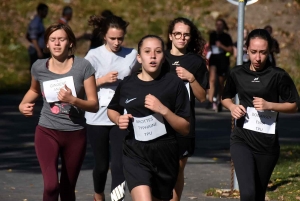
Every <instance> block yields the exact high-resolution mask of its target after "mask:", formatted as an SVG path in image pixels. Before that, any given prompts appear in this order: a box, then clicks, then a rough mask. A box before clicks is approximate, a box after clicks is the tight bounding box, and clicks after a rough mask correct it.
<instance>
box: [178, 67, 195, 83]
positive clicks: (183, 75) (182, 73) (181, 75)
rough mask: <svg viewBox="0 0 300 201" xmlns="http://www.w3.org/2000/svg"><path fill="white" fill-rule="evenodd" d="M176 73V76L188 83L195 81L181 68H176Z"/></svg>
mask: <svg viewBox="0 0 300 201" xmlns="http://www.w3.org/2000/svg"><path fill="white" fill-rule="evenodd" d="M176 73H177V76H178V77H179V78H180V79H182V80H187V81H189V82H194V81H195V77H194V75H193V74H192V73H190V72H189V71H188V70H186V69H185V68H183V67H177V68H176Z"/></svg>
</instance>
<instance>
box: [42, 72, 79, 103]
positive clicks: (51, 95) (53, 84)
mask: <svg viewBox="0 0 300 201" xmlns="http://www.w3.org/2000/svg"><path fill="white" fill-rule="evenodd" d="M65 85H67V87H68V88H70V89H71V91H72V95H73V96H74V97H77V94H76V90H75V85H74V80H73V76H68V77H64V78H60V79H56V80H49V81H45V82H43V88H44V95H45V98H46V100H47V102H48V103H53V102H58V101H59V100H58V98H57V95H58V93H59V91H60V89H61V88H64V86H65Z"/></svg>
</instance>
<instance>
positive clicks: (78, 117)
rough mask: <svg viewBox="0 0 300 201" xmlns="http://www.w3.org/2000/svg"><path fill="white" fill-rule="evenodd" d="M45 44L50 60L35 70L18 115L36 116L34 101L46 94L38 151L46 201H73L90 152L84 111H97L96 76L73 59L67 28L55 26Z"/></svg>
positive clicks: (72, 41)
mask: <svg viewBox="0 0 300 201" xmlns="http://www.w3.org/2000/svg"><path fill="white" fill-rule="evenodd" d="M45 41H46V43H47V49H48V50H49V51H50V53H51V57H50V58H49V59H41V60H37V61H36V62H35V63H34V64H33V66H32V69H31V74H32V80H31V86H30V89H29V90H28V92H27V93H26V95H25V96H24V98H23V100H22V102H21V103H20V105H19V110H20V112H21V113H22V114H24V115H25V116H32V115H33V110H34V105H35V100H36V99H37V98H38V96H39V95H40V94H42V96H43V102H44V103H43V108H42V111H41V115H40V119H39V123H38V125H37V127H36V132H35V150H36V154H37V158H38V160H39V163H40V167H41V170H42V174H43V178H44V184H45V185H44V193H43V200H49V201H50V200H51V201H58V196H59V194H60V197H61V200H68V201H75V186H76V182H77V178H78V175H79V171H80V168H81V165H82V162H83V159H84V156H85V150H86V129H85V118H84V115H83V114H84V113H83V111H89V112H97V111H98V109H99V104H98V98H97V93H96V85H95V76H94V73H95V70H94V69H93V67H92V66H91V64H90V63H89V62H88V61H87V60H85V59H83V58H78V57H75V56H73V52H74V50H75V46H76V39H75V36H74V34H73V32H72V30H71V28H70V27H69V26H68V25H64V24H55V25H51V26H50V27H49V28H48V29H47V30H46V32H45ZM85 96H86V99H84V97H85ZM59 155H60V156H61V161H62V168H61V178H60V181H58V167H57V161H58V156H59Z"/></svg>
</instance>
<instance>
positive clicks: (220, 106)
mask: <svg viewBox="0 0 300 201" xmlns="http://www.w3.org/2000/svg"><path fill="white" fill-rule="evenodd" d="M225 80H226V77H225V76H219V91H218V96H217V97H218V101H217V102H218V112H220V111H222V104H221V97H222V94H223V90H224V83H225Z"/></svg>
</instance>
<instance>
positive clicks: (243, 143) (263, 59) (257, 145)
mask: <svg viewBox="0 0 300 201" xmlns="http://www.w3.org/2000/svg"><path fill="white" fill-rule="evenodd" d="M246 47H247V53H248V55H249V58H250V63H247V64H244V65H241V66H236V67H235V68H233V69H232V70H231V72H230V74H229V76H228V79H227V82H226V85H225V88H224V93H223V96H222V99H223V100H222V104H223V105H224V106H225V107H226V108H228V109H229V110H230V111H231V115H232V117H233V118H235V119H236V127H235V128H234V130H233V132H232V133H231V137H230V144H231V145H230V152H231V157H232V160H233V163H234V167H235V171H236V175H237V179H238V183H239V188H240V194H241V200H243V201H254V200H255V201H264V200H265V193H266V189H267V185H268V182H269V179H270V177H271V174H272V171H273V169H274V167H275V165H276V162H277V160H278V157H279V150H280V148H279V142H278V132H277V129H276V124H277V119H278V113H279V112H285V113H292V112H296V111H297V105H296V101H297V100H298V92H297V90H296V87H295V85H294V83H293V81H292V79H291V78H290V76H289V75H288V74H287V73H286V72H285V71H284V70H283V69H281V68H278V67H275V66H272V64H271V63H270V62H269V60H268V55H269V53H270V50H271V49H272V38H271V37H270V35H269V33H268V32H267V31H266V30H263V29H256V30H253V31H252V32H251V33H250V34H249V36H248V38H247V41H246ZM236 94H238V97H239V101H240V104H234V103H233V102H232V98H233V97H234V96H235V95H236ZM279 98H281V100H282V101H279Z"/></svg>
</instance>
